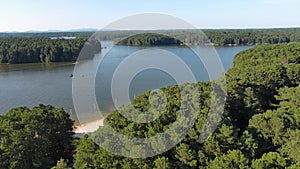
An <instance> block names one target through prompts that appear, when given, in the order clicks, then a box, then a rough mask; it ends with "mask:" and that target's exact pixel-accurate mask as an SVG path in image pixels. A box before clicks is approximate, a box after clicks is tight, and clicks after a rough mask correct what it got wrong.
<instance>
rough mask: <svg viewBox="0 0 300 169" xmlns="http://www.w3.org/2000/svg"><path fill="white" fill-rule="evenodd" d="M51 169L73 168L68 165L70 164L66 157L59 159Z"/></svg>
mask: <svg viewBox="0 0 300 169" xmlns="http://www.w3.org/2000/svg"><path fill="white" fill-rule="evenodd" d="M51 169H71V168H70V167H68V164H67V162H66V161H65V160H64V159H60V160H59V161H57V164H56V166H54V167H52V168H51Z"/></svg>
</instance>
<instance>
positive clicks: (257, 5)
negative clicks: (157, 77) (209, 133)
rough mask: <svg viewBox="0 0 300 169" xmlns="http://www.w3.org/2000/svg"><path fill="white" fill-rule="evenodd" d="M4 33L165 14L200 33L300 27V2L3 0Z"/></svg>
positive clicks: (0, 15) (96, 24)
mask: <svg viewBox="0 0 300 169" xmlns="http://www.w3.org/2000/svg"><path fill="white" fill-rule="evenodd" d="M1 1H3V2H1V9H0V21H1V22H0V31H27V30H49V29H60V30H67V29H77V28H100V29H101V28H103V27H104V26H106V25H107V24H109V23H111V22H113V21H116V20H118V19H121V18H123V17H126V16H130V15H133V14H139V13H145V12H146V13H152V12H153V13H163V14H169V15H173V16H176V17H179V18H181V19H183V20H185V21H187V22H189V23H191V24H193V25H194V26H195V27H198V28H261V27H300V19H299V16H300V10H299V9H300V8H299V6H300V0H205V1H204V0H187V1H183V0H106V1H103V0H1Z"/></svg>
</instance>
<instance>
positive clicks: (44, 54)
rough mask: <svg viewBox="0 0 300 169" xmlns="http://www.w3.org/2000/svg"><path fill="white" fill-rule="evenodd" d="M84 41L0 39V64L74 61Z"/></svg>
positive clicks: (83, 39) (76, 39)
mask: <svg viewBox="0 0 300 169" xmlns="http://www.w3.org/2000/svg"><path fill="white" fill-rule="evenodd" d="M86 41H87V39H86V38H75V39H50V38H29V37H28V38H27V37H26V38H22V37H7V38H0V63H12V64H18V63H44V62H45V63H50V62H70V61H76V59H77V57H78V55H79V53H80V51H81V49H82V47H83V46H84V43H85V42H86Z"/></svg>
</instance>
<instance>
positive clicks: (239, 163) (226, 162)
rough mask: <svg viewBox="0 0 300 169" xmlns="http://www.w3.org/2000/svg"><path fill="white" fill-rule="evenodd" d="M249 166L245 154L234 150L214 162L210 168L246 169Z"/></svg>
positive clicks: (210, 164)
mask: <svg viewBox="0 0 300 169" xmlns="http://www.w3.org/2000/svg"><path fill="white" fill-rule="evenodd" d="M248 164H249V159H248V158H246V157H245V156H244V154H243V153H242V152H241V151H240V150H232V151H229V152H228V153H227V154H224V155H222V156H220V157H217V158H215V159H214V160H212V161H211V162H210V163H209V165H208V168H211V169H223V168H231V169H235V168H236V169H246V168H249V167H248Z"/></svg>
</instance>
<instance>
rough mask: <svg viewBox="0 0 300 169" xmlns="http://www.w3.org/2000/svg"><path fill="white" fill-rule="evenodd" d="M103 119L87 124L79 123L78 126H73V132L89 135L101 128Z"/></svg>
mask: <svg viewBox="0 0 300 169" xmlns="http://www.w3.org/2000/svg"><path fill="white" fill-rule="evenodd" d="M105 118H106V116H105V117H102V118H101V119H98V120H95V121H91V122H87V123H81V124H80V125H77V126H74V132H75V133H91V132H94V131H96V130H97V129H98V128H99V126H103V121H104V119H105Z"/></svg>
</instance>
